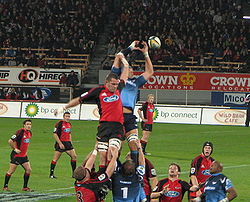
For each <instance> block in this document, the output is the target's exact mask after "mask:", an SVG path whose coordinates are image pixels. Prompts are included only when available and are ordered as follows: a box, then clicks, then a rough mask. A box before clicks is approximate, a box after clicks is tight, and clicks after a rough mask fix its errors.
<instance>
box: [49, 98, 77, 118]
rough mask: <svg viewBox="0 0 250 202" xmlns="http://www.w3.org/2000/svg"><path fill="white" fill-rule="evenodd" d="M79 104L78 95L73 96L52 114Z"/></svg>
mask: <svg viewBox="0 0 250 202" xmlns="http://www.w3.org/2000/svg"><path fill="white" fill-rule="evenodd" d="M79 104H80V97H77V98H74V99H73V100H71V101H69V102H68V103H67V104H66V105H65V106H64V107H60V108H59V109H56V110H55V112H54V115H55V116H57V115H58V114H61V113H63V112H64V110H66V109H68V108H71V107H75V106H77V105H79Z"/></svg>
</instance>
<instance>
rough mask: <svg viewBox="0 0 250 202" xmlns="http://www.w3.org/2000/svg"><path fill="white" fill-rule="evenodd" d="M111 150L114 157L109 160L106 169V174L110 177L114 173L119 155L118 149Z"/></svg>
mask: <svg viewBox="0 0 250 202" xmlns="http://www.w3.org/2000/svg"><path fill="white" fill-rule="evenodd" d="M110 152H111V155H112V158H111V161H110V162H109V165H108V167H107V169H106V174H107V176H108V177H109V178H110V177H111V176H112V174H113V173H114V170H115V166H116V160H117V157H118V149H112V150H111V151H110Z"/></svg>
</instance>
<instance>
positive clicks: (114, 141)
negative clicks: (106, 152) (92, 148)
mask: <svg viewBox="0 0 250 202" xmlns="http://www.w3.org/2000/svg"><path fill="white" fill-rule="evenodd" d="M109 147H110V148H111V149H112V148H116V149H118V150H119V149H120V148H121V140H119V139H117V138H112V139H110V140H109Z"/></svg>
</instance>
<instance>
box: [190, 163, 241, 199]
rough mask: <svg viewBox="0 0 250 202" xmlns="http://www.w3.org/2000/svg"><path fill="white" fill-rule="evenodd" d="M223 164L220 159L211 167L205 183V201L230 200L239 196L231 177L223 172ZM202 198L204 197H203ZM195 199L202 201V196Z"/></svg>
mask: <svg viewBox="0 0 250 202" xmlns="http://www.w3.org/2000/svg"><path fill="white" fill-rule="evenodd" d="M222 170H223V166H222V164H221V163H220V162H219V161H214V162H213V163H212V165H211V167H210V174H211V177H209V178H208V179H207V181H206V183H205V188H204V196H203V197H204V201H206V202H229V201H232V200H233V199H234V198H236V197H237V193H236V190H235V189H234V187H233V184H232V182H231V180H230V179H228V178H227V177H226V176H225V175H223V174H222V173H221V172H222ZM201 198H202V197H201ZM194 201H202V200H201V199H200V197H197V198H195V199H194Z"/></svg>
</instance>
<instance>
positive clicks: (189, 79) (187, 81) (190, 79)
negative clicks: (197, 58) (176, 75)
mask: <svg viewBox="0 0 250 202" xmlns="http://www.w3.org/2000/svg"><path fill="white" fill-rule="evenodd" d="M180 79H181V82H182V83H183V85H185V86H192V85H193V84H194V82H195V81H196V77H195V76H194V75H190V74H189V73H187V74H184V75H182V76H181V78H180Z"/></svg>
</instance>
